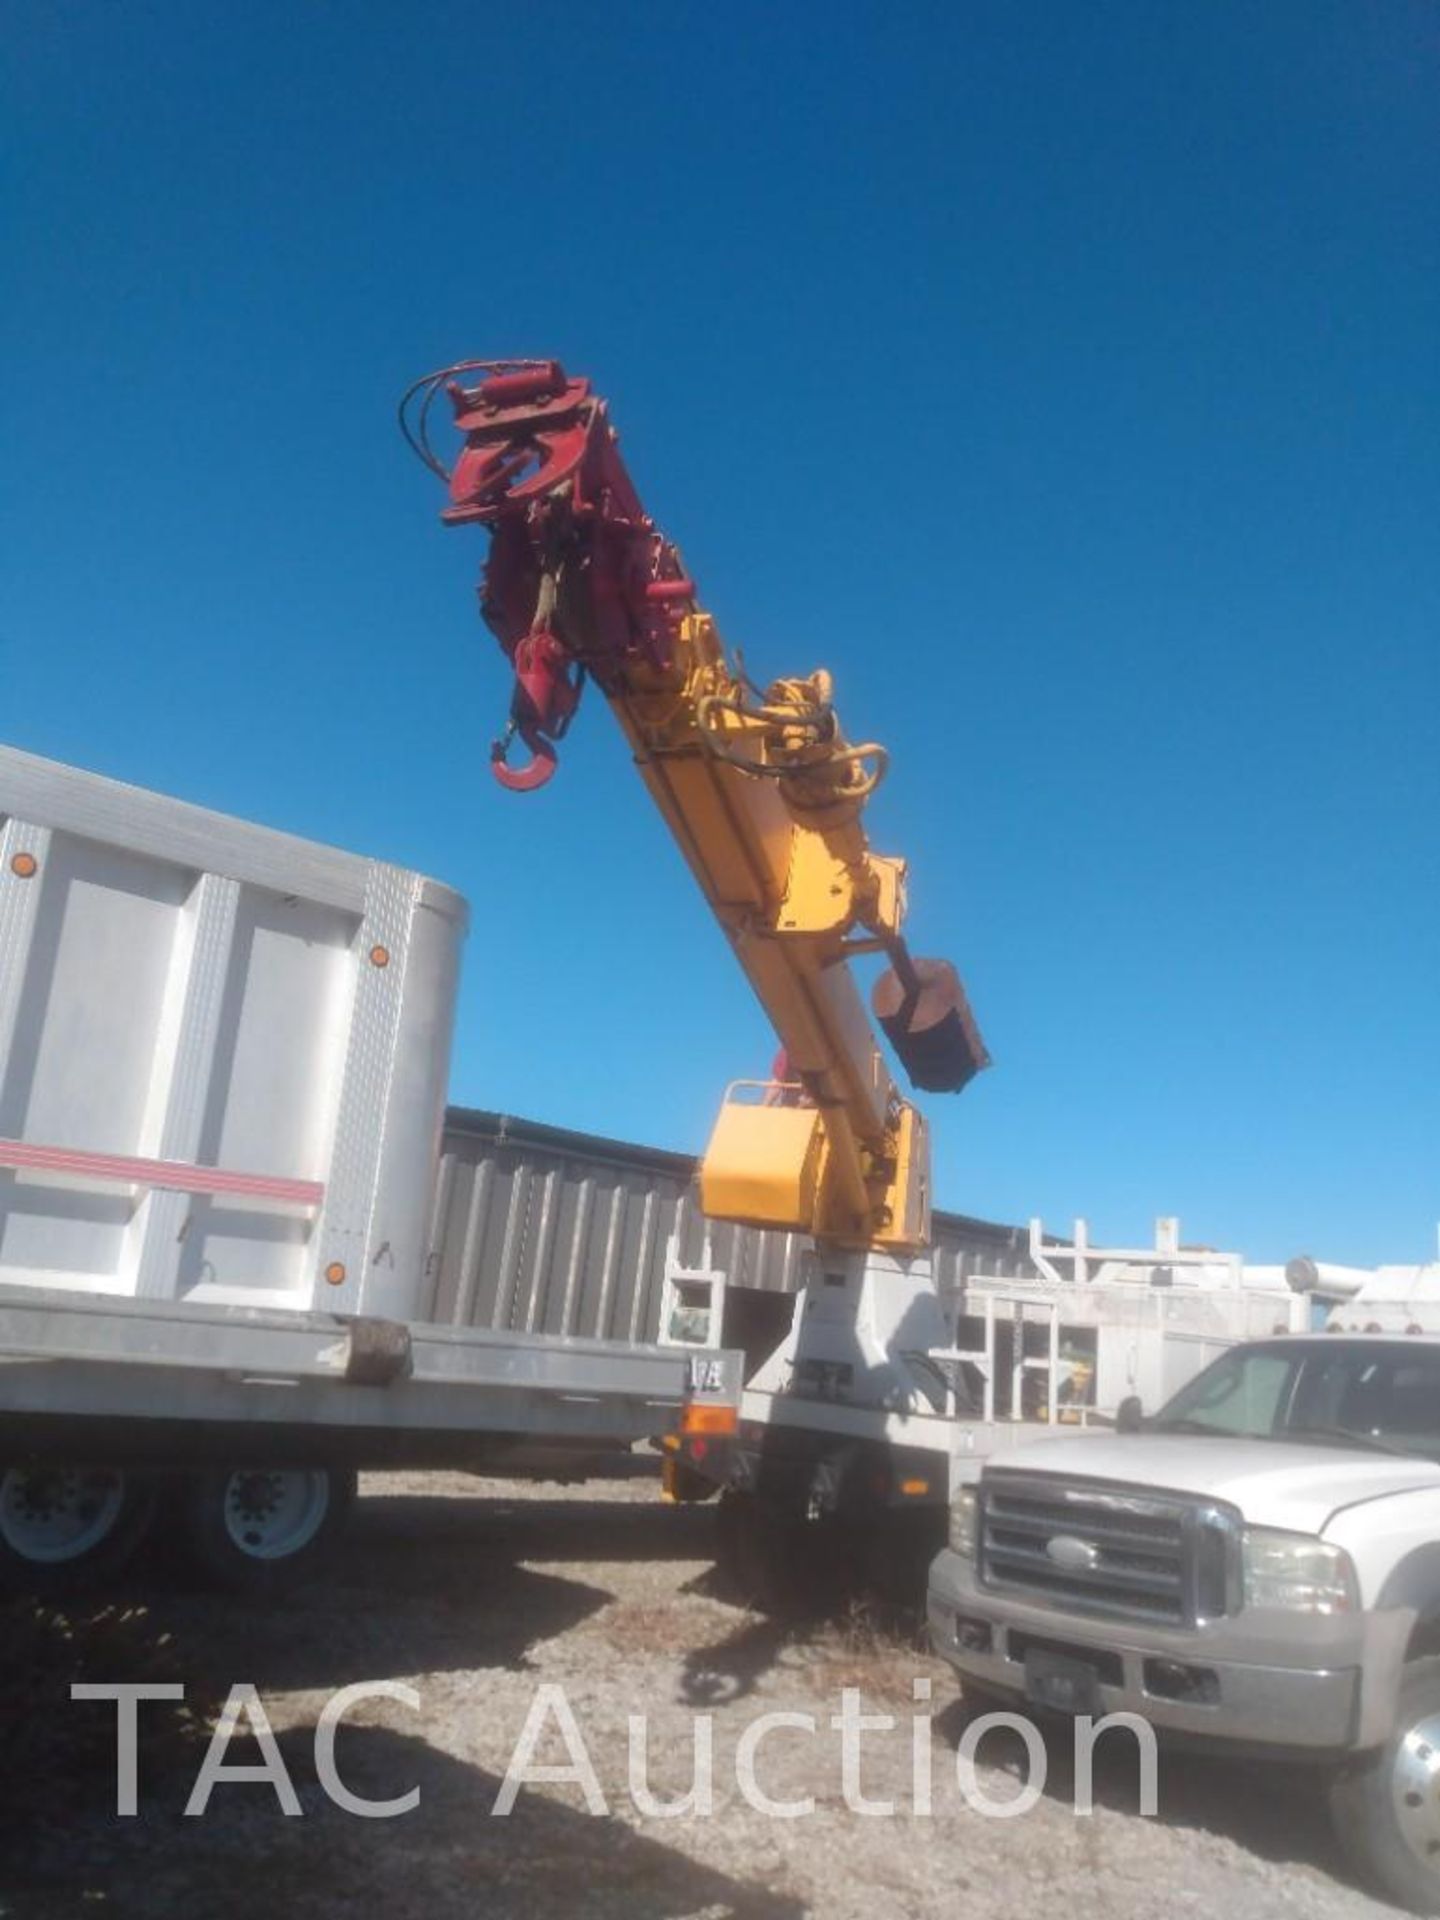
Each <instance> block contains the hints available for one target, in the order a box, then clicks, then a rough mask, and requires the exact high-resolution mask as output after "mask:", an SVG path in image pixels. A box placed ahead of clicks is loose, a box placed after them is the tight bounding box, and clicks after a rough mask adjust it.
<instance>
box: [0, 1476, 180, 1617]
mask: <svg viewBox="0 0 1440 1920" xmlns="http://www.w3.org/2000/svg"><path fill="white" fill-rule="evenodd" d="M155 1502H156V1488H155V1483H154V1481H153V1480H152V1479H150V1477H149V1476H148V1475H145V1474H136V1473H130V1472H127V1471H126V1470H125V1469H124V1468H123V1467H96V1466H86V1465H74V1464H71V1463H70V1462H65V1461H55V1462H50V1463H47V1464H44V1465H34V1466H18V1467H6V1468H4V1469H0V1588H3V1589H4V1590H5V1591H6V1592H9V1593H25V1594H34V1595H36V1596H39V1597H48V1596H51V1595H56V1594H65V1593H74V1592H76V1591H77V1590H79V1589H80V1588H83V1587H87V1586H97V1585H99V1584H101V1583H102V1582H103V1581H105V1580H107V1579H109V1578H110V1577H111V1576H113V1575H114V1574H116V1573H118V1572H119V1571H120V1569H121V1568H122V1567H123V1566H124V1564H125V1562H126V1561H127V1560H128V1559H129V1558H130V1556H131V1554H132V1553H133V1552H134V1551H135V1549H136V1547H138V1546H139V1544H140V1542H141V1540H142V1539H143V1538H144V1536H145V1533H146V1531H147V1530H148V1528H149V1526H150V1522H151V1520H152V1518H153V1517H154V1513H155Z"/></svg>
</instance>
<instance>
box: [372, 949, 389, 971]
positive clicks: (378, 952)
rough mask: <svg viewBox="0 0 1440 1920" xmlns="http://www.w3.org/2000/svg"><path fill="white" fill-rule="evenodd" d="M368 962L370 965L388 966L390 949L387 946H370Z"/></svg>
mask: <svg viewBox="0 0 1440 1920" xmlns="http://www.w3.org/2000/svg"><path fill="white" fill-rule="evenodd" d="M370 964H371V966H372V967H388V966H389V964H390V949H389V948H388V947H371V949H370Z"/></svg>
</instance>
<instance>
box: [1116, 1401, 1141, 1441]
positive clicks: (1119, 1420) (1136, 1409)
mask: <svg viewBox="0 0 1440 1920" xmlns="http://www.w3.org/2000/svg"><path fill="white" fill-rule="evenodd" d="M1144 1412H1145V1410H1144V1408H1143V1407H1142V1406H1141V1404H1140V1396H1139V1394H1138V1393H1127V1394H1126V1396H1125V1398H1124V1399H1123V1400H1122V1401H1121V1402H1120V1404H1119V1406H1118V1407H1117V1408H1116V1409H1115V1431H1116V1432H1117V1433H1139V1431H1140V1429H1141V1427H1142V1426H1143V1425H1144V1423H1145V1422H1144Z"/></svg>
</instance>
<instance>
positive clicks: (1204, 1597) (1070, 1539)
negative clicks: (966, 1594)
mask: <svg viewBox="0 0 1440 1920" xmlns="http://www.w3.org/2000/svg"><path fill="white" fill-rule="evenodd" d="M980 1522H981V1524H980V1538H979V1577H980V1581H981V1584H982V1585H983V1586H986V1587H989V1588H992V1589H995V1590H999V1591H1004V1592H1016V1593H1025V1594H1028V1595H1031V1596H1033V1597H1034V1598H1035V1599H1037V1600H1047V1601H1052V1602H1054V1603H1056V1604H1057V1605H1061V1606H1066V1607H1073V1608H1078V1609H1080V1610H1082V1611H1085V1612H1093V1613H1105V1614H1114V1615H1119V1616H1123V1617H1125V1618H1128V1619H1133V1620H1150V1621H1155V1622H1159V1623H1164V1624H1165V1625H1169V1626H1193V1625H1194V1624H1195V1623H1196V1622H1197V1621H1198V1620H1213V1619H1217V1618H1219V1617H1220V1616H1221V1615H1222V1614H1225V1613H1229V1612H1233V1611H1234V1608H1235V1606H1236V1605H1237V1604H1238V1582H1239V1515H1238V1514H1236V1513H1234V1511H1233V1510H1232V1509H1230V1508H1227V1507H1222V1506H1220V1505H1219V1504H1218V1503H1215V1502H1211V1501H1202V1500H1196V1499H1193V1498H1190V1497H1187V1496H1185V1495H1184V1494H1168V1493H1155V1492H1153V1491H1152V1490H1151V1489H1150V1488H1148V1487H1146V1488H1140V1487H1134V1488H1131V1487H1126V1486H1123V1485H1112V1484H1110V1483H1108V1482H1101V1481H1096V1480H1079V1479H1076V1480H1069V1479H1061V1478H1060V1477H1059V1476H1058V1475H1051V1474H1039V1473H1017V1472H1008V1471H992V1472H990V1473H987V1474H986V1475H985V1477H984V1480H983V1482H982V1483H981V1490H980Z"/></svg>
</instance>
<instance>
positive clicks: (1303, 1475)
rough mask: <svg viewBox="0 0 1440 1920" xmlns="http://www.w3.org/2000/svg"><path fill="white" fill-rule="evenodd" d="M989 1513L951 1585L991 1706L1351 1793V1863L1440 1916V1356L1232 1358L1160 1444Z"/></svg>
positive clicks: (1052, 1452) (1337, 1794) (1037, 1482)
mask: <svg viewBox="0 0 1440 1920" xmlns="http://www.w3.org/2000/svg"><path fill="white" fill-rule="evenodd" d="M1119 1425H1120V1427H1121V1429H1122V1430H1121V1431H1117V1432H1115V1433H1107V1434H1096V1435H1076V1436H1075V1437H1073V1438H1069V1439H1055V1440H1047V1441H1040V1442H1037V1443H1036V1444H1034V1445H1032V1446H1030V1447H1027V1448H1026V1449H1025V1451H1024V1454H1023V1456H1021V1459H1020V1461H1019V1462H1017V1464H1014V1465H1010V1464H1006V1465H1003V1466H991V1467H987V1468H986V1470H985V1472H984V1474H983V1475H982V1477H981V1478H980V1480H979V1482H978V1483H977V1484H976V1485H975V1486H972V1487H968V1488H965V1489H963V1490H962V1491H961V1492H960V1494H959V1496H958V1497H957V1500H956V1502H955V1505H954V1508H953V1511H952V1516H951V1534H950V1545H949V1547H948V1548H947V1550H946V1551H944V1552H942V1553H941V1554H940V1555H939V1556H938V1558H937V1559H936V1560H935V1562H934V1564H933V1566H932V1568H931V1572H930V1583H929V1617H930V1631H931V1635H932V1638H933V1641H934V1644H935V1646H936V1648H937V1650H938V1651H939V1652H940V1653H941V1654H943V1655H944V1657H945V1658H946V1659H947V1660H949V1661H950V1662H951V1664H952V1665H953V1666H954V1667H955V1668H956V1669H957V1670H958V1671H959V1673H960V1674H961V1676H962V1678H963V1679H964V1680H965V1681H967V1682H968V1683H970V1684H971V1686H972V1687H973V1688H974V1689H976V1690H977V1691H979V1692H982V1693H999V1694H1002V1695H1009V1696H1012V1697H1018V1698H1019V1699H1020V1700H1021V1701H1022V1702H1026V1703H1028V1704H1029V1705H1030V1706H1031V1707H1032V1708H1035V1709H1039V1710H1041V1711H1047V1710H1048V1711H1060V1712H1067V1713H1072V1714H1074V1713H1095V1714H1099V1713H1110V1712H1117V1711H1127V1712H1132V1713H1138V1714H1142V1715H1143V1716H1144V1717H1145V1718H1146V1719H1147V1720H1148V1721H1149V1722H1150V1723H1151V1724H1152V1725H1153V1726H1154V1727H1155V1728H1156V1730H1157V1732H1160V1733H1161V1734H1162V1735H1165V1736H1172V1737H1174V1738H1176V1739H1177V1740H1183V1739H1185V1738H1187V1737H1188V1738H1189V1739H1191V1740H1200V1741H1203V1742H1205V1743H1207V1744H1213V1745H1214V1746H1216V1747H1218V1748H1220V1749H1221V1750H1223V1751H1227V1752H1231V1753H1241V1752H1243V1753H1246V1754H1247V1755H1249V1756H1253V1757H1266V1756H1273V1757H1276V1758H1282V1757H1283V1758H1288V1759H1292V1760H1293V1759H1296V1758H1307V1759H1312V1760H1315V1761H1317V1762H1319V1763H1321V1764H1323V1765H1324V1766H1325V1767H1326V1768H1327V1769H1328V1773H1329V1793H1330V1801H1331V1807H1332V1811H1333V1814H1334V1818H1335V1822H1336V1826H1337V1828H1338V1831H1339V1834H1340V1837H1341V1839H1342V1841H1343V1843H1344V1844H1345V1846H1346V1848H1347V1850H1348V1851H1349V1852H1350V1854H1351V1855H1352V1857H1353V1858H1354V1859H1355V1861H1356V1863H1357V1865H1358V1866H1359V1867H1360V1868H1361V1869H1362V1871H1364V1872H1365V1873H1366V1874H1367V1875H1368V1877H1369V1878H1370V1879H1372V1880H1373V1881H1374V1882H1376V1883H1377V1884H1378V1885H1379V1887H1380V1888H1381V1889H1383V1891H1384V1892H1385V1893H1387V1894H1388V1895H1389V1896H1390V1898H1392V1899H1394V1900H1398V1901H1400V1902H1401V1903H1402V1904H1403V1905H1405V1906H1408V1907H1410V1908H1411V1909H1412V1910H1413V1911H1415V1912H1420V1913H1431V1914H1433V1913H1440V1338H1437V1337H1430V1336H1424V1335H1419V1334H1412V1335H1409V1336H1395V1335H1389V1336H1382V1335H1364V1334H1361V1335H1352V1334H1333V1333H1332V1334H1318V1335H1313V1336H1301V1337H1282V1338H1277V1339H1269V1340H1261V1341H1253V1342H1249V1343H1247V1344H1245V1345H1242V1346H1237V1347H1234V1348H1232V1349H1231V1350H1230V1351H1229V1352H1227V1353H1225V1354H1224V1355H1222V1356H1221V1357H1220V1358H1219V1359H1217V1360H1215V1361H1214V1362H1212V1363H1211V1365H1210V1366H1209V1367H1207V1368H1206V1369H1205V1371H1204V1372H1203V1373H1200V1374H1198V1375H1197V1376H1196V1377H1195V1378H1194V1379H1193V1380H1191V1381H1190V1382H1189V1383H1188V1384H1187V1385H1186V1386H1184V1387H1182V1388H1181V1390H1180V1391H1179V1393H1177V1394H1176V1395H1175V1396H1174V1398H1173V1399H1171V1400H1170V1401H1169V1403H1168V1404H1167V1405H1166V1406H1165V1407H1164V1408H1163V1409H1162V1410H1161V1411H1160V1412H1159V1413H1158V1414H1156V1415H1154V1416H1153V1417H1151V1418H1149V1419H1145V1418H1143V1417H1142V1416H1141V1412H1140V1408H1139V1406H1138V1403H1134V1402H1132V1403H1129V1404H1128V1405H1127V1407H1125V1408H1122V1410H1121V1420H1120V1422H1119Z"/></svg>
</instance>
